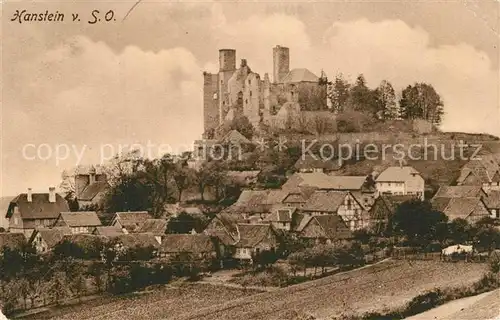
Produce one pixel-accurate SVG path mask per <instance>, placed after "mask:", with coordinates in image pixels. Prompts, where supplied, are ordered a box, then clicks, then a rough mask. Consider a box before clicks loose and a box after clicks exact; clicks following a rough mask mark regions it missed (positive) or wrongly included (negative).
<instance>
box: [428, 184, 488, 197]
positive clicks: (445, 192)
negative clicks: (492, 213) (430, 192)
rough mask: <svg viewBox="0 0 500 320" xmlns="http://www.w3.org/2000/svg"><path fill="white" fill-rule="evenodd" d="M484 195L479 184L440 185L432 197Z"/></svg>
mask: <svg viewBox="0 0 500 320" xmlns="http://www.w3.org/2000/svg"><path fill="white" fill-rule="evenodd" d="M483 195H484V196H486V194H485V193H484V191H483V189H482V187H481V186H442V187H440V188H439V190H438V191H437V192H436V195H435V196H434V198H439V197H444V198H469V197H480V196H483Z"/></svg>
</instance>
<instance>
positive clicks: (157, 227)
mask: <svg viewBox="0 0 500 320" xmlns="http://www.w3.org/2000/svg"><path fill="white" fill-rule="evenodd" d="M167 227H168V221H167V220H165V219H148V220H146V221H144V223H143V224H142V225H141V226H140V227H139V229H137V232H138V233H148V234H152V235H154V236H155V239H156V240H157V241H158V242H159V243H162V240H163V238H164V237H165V234H166V232H167Z"/></svg>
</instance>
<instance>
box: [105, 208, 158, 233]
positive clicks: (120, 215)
mask: <svg viewBox="0 0 500 320" xmlns="http://www.w3.org/2000/svg"><path fill="white" fill-rule="evenodd" d="M150 218H151V215H150V214H149V213H148V212H147V211H129V212H117V213H115V216H114V218H113V220H112V221H111V226H115V227H118V228H121V229H122V230H123V232H124V233H133V232H136V230H137V229H138V228H139V227H140V226H141V225H142V224H143V223H144V222H145V221H146V220H148V219H150Z"/></svg>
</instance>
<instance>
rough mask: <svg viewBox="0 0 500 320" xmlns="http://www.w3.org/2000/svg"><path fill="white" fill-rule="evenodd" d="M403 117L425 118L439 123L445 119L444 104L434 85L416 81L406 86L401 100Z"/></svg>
mask: <svg viewBox="0 0 500 320" xmlns="http://www.w3.org/2000/svg"><path fill="white" fill-rule="evenodd" d="M399 105H400V111H401V117H402V118H403V119H424V120H428V121H429V122H431V123H433V124H435V125H439V124H441V122H442V120H443V115H444V104H443V101H442V100H441V97H440V96H439V94H438V93H437V92H436V90H435V89H434V87H433V86H431V85H429V84H426V83H415V84H414V85H413V86H408V87H406V88H405V89H404V90H403V92H402V94H401V99H400V101H399Z"/></svg>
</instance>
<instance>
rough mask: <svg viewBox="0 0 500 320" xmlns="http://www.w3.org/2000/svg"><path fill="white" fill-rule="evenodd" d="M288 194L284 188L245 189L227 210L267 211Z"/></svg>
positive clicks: (244, 211) (241, 211) (245, 211)
mask: <svg viewBox="0 0 500 320" xmlns="http://www.w3.org/2000/svg"><path fill="white" fill-rule="evenodd" d="M287 195H288V192H286V191H283V190H243V192H242V193H241V194H240V197H239V198H238V200H237V201H236V202H235V203H234V204H233V205H232V206H230V207H229V208H227V209H226V211H227V212H239V213H266V212H270V210H271V208H272V206H273V205H276V204H281V203H282V202H283V200H284V199H285V198H286V196H287Z"/></svg>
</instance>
